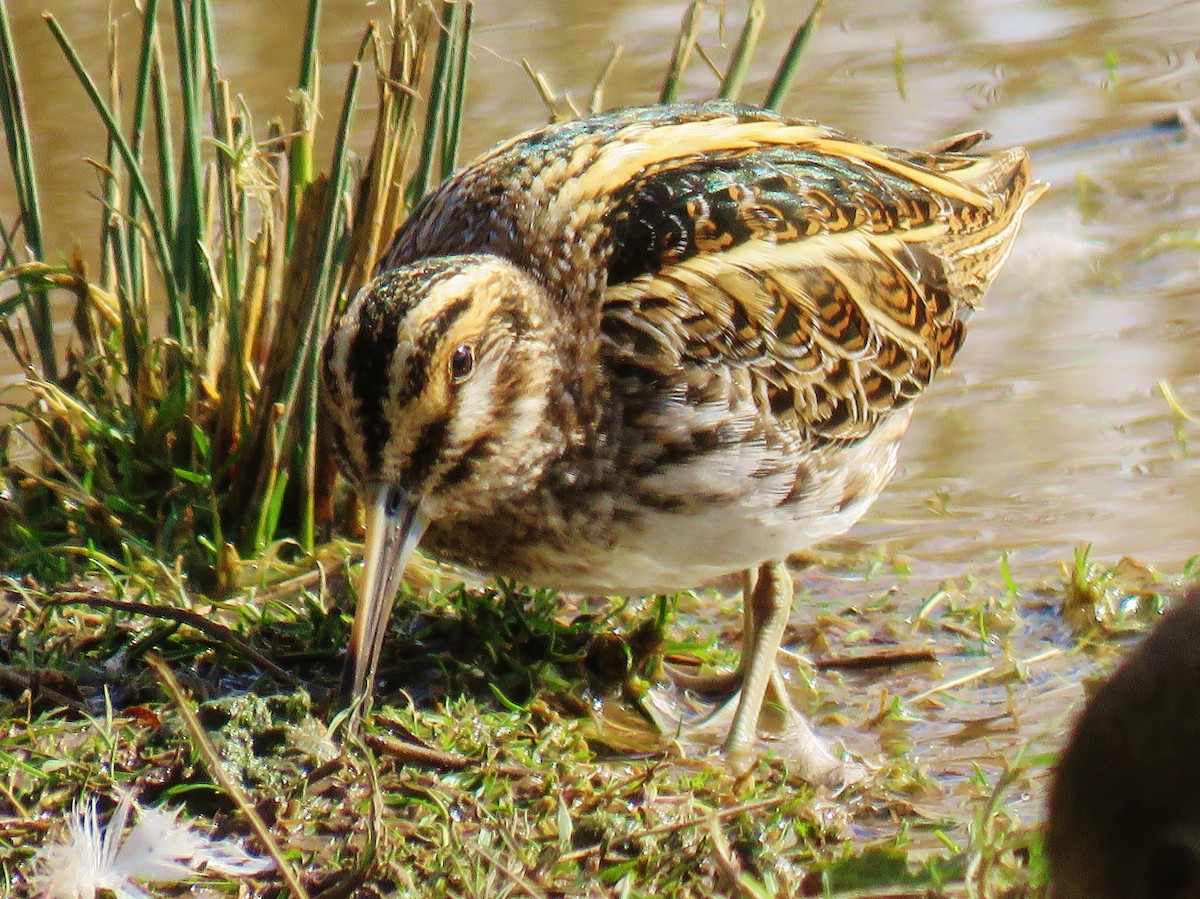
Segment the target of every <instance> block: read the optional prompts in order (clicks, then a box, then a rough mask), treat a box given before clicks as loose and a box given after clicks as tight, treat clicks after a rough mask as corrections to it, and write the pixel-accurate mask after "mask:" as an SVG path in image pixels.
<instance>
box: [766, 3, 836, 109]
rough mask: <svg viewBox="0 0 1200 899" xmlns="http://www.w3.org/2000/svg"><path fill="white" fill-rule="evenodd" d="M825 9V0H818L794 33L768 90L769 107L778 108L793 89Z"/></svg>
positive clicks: (767, 102)
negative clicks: (806, 49) (803, 58)
mask: <svg viewBox="0 0 1200 899" xmlns="http://www.w3.org/2000/svg"><path fill="white" fill-rule="evenodd" d="M824 9H825V0H816V2H815V3H814V4H813V8H812V11H811V12H810V13H809V14H808V18H807V19H805V20H804V22H803V23H801V25H800V27H799V28H798V29H796V33H795V34H794V35H792V42H791V44H789V45H788V48H787V51H786V52H785V53H784V54H783V59H782V60H781V61H780V63H779V68H778V69H776V71H775V80H774V81H773V82H772V83H771V89H770V90H769V91H767V99H766V100H765V101H764V102H763V105H764V106H765V107H767V109H774V110H778V109H779V107H780V106H781V105H782V104H783V101H784V98H785V97H787V93H788V91H789V90H791V87H792V82H793V81H795V80H796V73H797V72H798V71H799V70H800V57H801V56H803V55H804V50H805V48H806V47H807V46H808V42H809V41H810V40H811V39H812V36H813V32H814V31H816V30H817V23H818V22H819V21H820V20H821V12H822V10H824Z"/></svg>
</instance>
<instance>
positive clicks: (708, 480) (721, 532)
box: [538, 410, 909, 595]
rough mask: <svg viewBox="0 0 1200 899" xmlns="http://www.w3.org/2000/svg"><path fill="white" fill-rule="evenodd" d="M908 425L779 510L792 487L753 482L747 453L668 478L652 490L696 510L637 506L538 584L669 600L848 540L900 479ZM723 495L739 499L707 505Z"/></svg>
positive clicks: (831, 464) (877, 436)
mask: <svg viewBox="0 0 1200 899" xmlns="http://www.w3.org/2000/svg"><path fill="white" fill-rule="evenodd" d="M908 419H909V414H908V412H907V410H905V412H902V413H900V414H898V415H895V416H893V417H892V419H890V420H889V421H887V422H885V423H883V424H881V425H880V427H878V428H877V429H876V430H875V432H874V433H872V435H871V436H870V437H869V438H867V439H866V440H864V441H862V442H861V443H859V444H857V445H856V446H853V447H849V448H846V449H842V450H838V451H837V452H836V453H833V454H831V455H829V456H828V457H826V462H825V464H823V465H822V466H821V468H819V469H818V470H816V471H814V472H813V478H812V488H811V490H809V491H806V493H805V495H804V496H803V497H802V498H800V499H798V500H796V501H793V502H780V499H781V498H782V497H784V496H786V495H787V493H788V491H789V490H790V489H791V482H792V478H791V477H787V478H786V479H785V478H784V476H782V475H781V476H780V477H778V478H776V479H774V480H773V479H771V478H760V479H754V480H751V479H750V474H749V473H750V471H753V470H754V469H755V468H756V467H757V466H758V465H759V464H760V463H761V458H757V459H756V458H755V457H754V455H753V453H749V454H747V452H746V449H745V447H744V446H743V447H739V448H734V449H731V450H729V451H728V452H729V453H730V454H736V455H729V456H726V455H725V454H724V453H714V454H713V455H712V457H711V458H710V459H708V460H707V461H706V462H705V464H703V465H695V464H693V465H689V466H673V467H670V468H667V469H666V470H664V472H663V473H662V475H661V476H659V475H656V477H655V479H654V480H650V481H648V482H647V483H648V484H649V485H650V486H651V487H652V488H655V489H656V490H657V491H658V492H660V493H661V494H662V495H667V496H677V497H695V498H697V499H696V500H695V501H694V502H691V503H683V504H682V505H681V507H680V508H678V509H669V508H664V509H659V508H654V507H652V506H646V505H632V504H631V505H630V506H629V507H628V508H626V509H624V510H622V511H624V512H625V513H627V514H623V515H618V516H617V517H616V520H617V521H625V522H626V523H624V524H621V525H618V526H616V527H614V529H613V539H612V540H611V542H609V543H608V544H607V545H603V546H602V545H597V544H590V545H587V546H581V547H579V548H578V551H577V552H576V553H574V554H573V555H574V558H573V559H571V561H570V563H568V564H567V565H562V564H554V563H553V562H552V561H551V560H550V559H546V560H545V562H546V563H547V564H546V565H545V566H544V567H543V568H542V570H541V572H540V577H539V578H538V580H539V581H544V582H545V584H544V585H545V586H552V587H557V588H558V589H560V590H566V591H571V592H587V593H601V594H635V595H647V594H653V593H669V592H673V591H677V590H683V589H688V588H693V587H699V586H702V585H703V584H705V583H707V582H710V581H712V580H714V579H716V578H718V577H721V576H723V575H726V574H729V573H731V572H735V571H740V570H743V569H747V568H753V567H755V566H757V565H759V564H761V563H763V562H768V561H773V560H781V559H784V558H786V557H787V556H788V555H790V554H791V553H794V552H796V551H797V550H801V549H804V548H806V547H809V546H812V545H813V544H816V543H819V542H821V541H822V540H826V539H829V538H830V537H835V536H837V535H838V534H842V533H845V532H846V531H847V530H849V529H850V528H851V527H852V526H853V525H854V524H855V522H857V521H858V520H859V519H860V518H861V517H862V516H863V514H864V513H865V512H866V510H867V509H868V508H870V506H871V503H873V502H874V501H875V499H876V498H877V497H878V495H879V493H880V491H881V490H882V489H883V487H884V485H885V484H886V483H887V481H888V480H889V479H890V478H891V476H892V472H893V471H894V470H895V466H896V454H897V451H898V448H899V439H900V437H901V436H902V435H903V433H904V431H905V430H906V429H907V427H908ZM655 480H657V481H659V483H657V484H655ZM785 481H786V482H785ZM738 488H740V489H738ZM722 493H725V494H728V495H732V496H733V497H735V498H734V499H733V500H732V501H730V502H715V501H714V502H706V501H704V499H703V498H704V497H709V496H713V497H715V496H718V495H721V494H722ZM667 505H670V504H667ZM560 560H561V557H560Z"/></svg>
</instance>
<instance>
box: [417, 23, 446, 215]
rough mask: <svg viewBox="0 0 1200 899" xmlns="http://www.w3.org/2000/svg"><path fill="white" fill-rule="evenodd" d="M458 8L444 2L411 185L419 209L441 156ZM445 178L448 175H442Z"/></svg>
mask: <svg viewBox="0 0 1200 899" xmlns="http://www.w3.org/2000/svg"><path fill="white" fill-rule="evenodd" d="M454 7H455V4H454V3H453V2H451V0H442V17H441V23H440V25H439V30H438V45H437V54H436V55H435V56H434V63H433V79H432V81H431V82H430V85H429V105H428V106H427V107H426V110H425V130H424V132H423V133H422V135H421V155H420V158H419V160H418V162H417V168H416V171H414V172H413V176H412V179H411V180H410V181H409V182H408V205H409V206H416V205H417V203H419V202H421V199H422V198H423V197H424V196H425V194H426V193H427V192H428V191H429V185H430V183H431V182H432V181H433V164H434V157H435V156H436V155H437V147H438V140H439V138H440V137H441V129H442V125H443V114H444V102H445V101H444V99H443V98H444V97H445V94H446V86H447V82H449V80H450V67H451V61H452V59H453V57H454V50H453V46H452V45H453V42H454ZM442 174H443V175H444V171H443V172H442ZM439 180H440V177H439Z"/></svg>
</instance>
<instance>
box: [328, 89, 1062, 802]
mask: <svg viewBox="0 0 1200 899" xmlns="http://www.w3.org/2000/svg"><path fill="white" fill-rule="evenodd" d="M984 137H986V135H984V134H983V133H980V132H976V133H971V134H965V135H961V136H958V137H955V138H950V139H948V140H946V141H943V142H942V143H940V144H939V145H938V146H935V147H933V148H930V149H928V150H926V151H924V152H910V151H905V150H898V149H892V148H888V147H882V146H876V145H874V144H870V143H864V142H861V141H857V140H854V139H851V138H849V137H847V136H846V135H844V134H841V133H839V132H838V131H835V130H833V129H831V128H827V127H824V126H822V125H819V124H816V123H814V122H809V121H799V120H795V119H790V118H786V117H784V116H781V115H777V114H775V113H773V112H768V111H764V110H762V109H758V108H754V107H750V106H745V105H737V104H732V103H727V102H707V103H698V104H683V105H670V106H657V107H648V108H635V109H625V110H619V111H615V112H609V113H605V114H602V115H595V116H591V117H588V118H583V119H580V120H577V121H572V122H566V123H562V124H555V125H550V126H548V127H544V128H540V129H538V130H536V131H531V132H529V133H526V134H523V135H520V136H518V137H515V138H513V139H511V140H508V141H506V142H505V143H502V144H500V145H499V146H497V147H495V148H494V149H492V150H491V151H490V152H488V153H485V154H484V155H483V156H481V157H480V158H478V159H476V160H475V161H474V162H473V163H471V164H470V165H468V166H467V167H466V168H464V169H462V170H461V171H460V172H459V173H458V174H456V175H454V176H453V177H451V178H450V179H448V180H447V181H446V182H444V183H443V184H442V185H441V186H440V187H439V188H438V189H437V190H435V191H434V192H433V193H431V194H430V195H429V196H428V197H427V198H426V199H425V200H424V201H423V202H422V203H421V204H420V205H419V206H418V207H417V208H416V210H415V211H414V212H413V214H412V216H411V218H409V219H408V220H407V221H406V222H405V224H404V225H403V226H402V227H401V228H400V229H399V231H398V232H397V234H396V236H395V239H394V240H393V242H392V244H391V247H390V249H389V250H388V251H387V252H386V253H385V254H384V256H383V258H382V259H381V261H380V262H379V265H378V269H377V272H376V275H375V277H374V280H373V281H372V282H371V283H370V284H369V285H368V286H367V287H365V288H364V289H363V290H362V291H361V292H359V294H358V295H357V296H356V297H354V299H353V300H352V301H351V302H350V303H349V304H348V305H347V307H346V308H345V310H344V311H343V312H342V313H341V315H340V317H339V318H338V319H337V321H336V322H335V323H334V325H333V329H332V332H331V333H330V335H329V338H328V342H327V343H326V345H325V348H324V357H323V380H324V385H325V397H326V409H327V414H328V417H329V419H330V421H331V423H332V428H331V431H332V439H333V446H334V448H335V453H336V456H337V458H338V460H339V464H340V467H341V470H342V471H343V473H344V474H345V475H346V476H347V477H348V478H349V479H350V481H352V482H353V483H354V484H355V485H356V486H357V488H358V491H359V494H360V496H361V498H362V501H363V503H364V505H365V507H366V520H367V535H366V546H365V550H364V555H365V563H364V564H365V576H364V581H363V584H362V587H361V589H360V591H359V600H358V607H357V611H356V613H355V619H354V625H353V632H352V635H351V638H350V644H349V649H348V652H347V658H346V669H345V677H344V682H343V690H344V693H345V694H346V695H347V696H348V697H349V696H361V695H362V694H363V693H364V692H367V691H370V690H371V689H372V686H373V681H374V677H375V669H376V665H377V663H378V659H379V653H380V647H381V643H382V641H383V638H384V634H385V630H386V625H387V619H388V615H389V612H390V610H391V606H392V602H393V600H394V597H395V595H396V591H397V589H398V586H399V583H400V580H401V578H402V575H403V572H404V568H405V565H406V562H407V561H408V559H409V557H410V554H411V553H412V552H413V550H414V548H415V547H416V546H417V544H418V542H420V543H421V545H422V546H423V547H424V548H425V549H427V550H428V551H430V552H431V553H432V554H434V555H435V556H437V557H439V558H441V559H443V560H448V561H451V562H454V563H457V564H459V565H462V566H466V567H468V568H471V569H476V570H478V571H480V572H485V573H488V574H494V575H500V576H504V577H508V578H512V579H515V580H517V581H520V582H523V583H527V584H531V585H537V586H544V587H554V588H558V589H560V590H564V591H573V592H582V593H588V594H623V595H630V594H635V595H649V594H656V593H663V592H668V591H677V590H680V589H683V588H690V587H696V586H700V585H703V584H704V583H705V582H708V581H711V580H713V579H714V578H717V577H719V576H721V575H725V574H728V573H730V572H736V571H739V570H740V571H746V572H747V573H748V576H747V578H746V583H747V593H746V596H745V598H744V607H745V613H744V621H745V626H744V632H743V647H742V662H741V664H740V665H739V667H738V670H737V671H736V672H734V673H732V674H731V675H729V676H727V677H725V678H715V679H713V681H712V683H711V685H715V686H720V685H722V684H723V685H725V686H726V687H727V692H728V693H729V701H728V703H726V707H727V708H729V709H730V710H731V712H732V719H731V723H730V725H729V728H728V735H727V736H726V737H725V740H724V743H723V749H724V751H725V752H726V753H728V754H731V755H734V756H738V755H742V754H745V753H746V752H747V750H749V749H750V748H751V747H752V746H753V744H754V741H755V739H756V736H757V729H758V719H759V712H760V710H761V708H762V705H763V702H764V698H765V696H766V694H767V693H768V692H769V691H770V692H773V693H774V694H775V696H774V698H775V699H776V700H777V701H778V702H780V703H781V704H782V705H783V706H785V708H787V709H789V710H790V706H788V704H787V696H786V693H785V692H784V690H783V683H782V680H781V678H780V677H779V675H778V673H777V671H776V653H777V651H778V649H779V646H780V641H781V638H782V635H783V631H784V626H785V625H786V623H787V620H788V617H789V614H790V610H791V605H792V592H793V583H792V579H791V576H790V575H789V574H788V572H787V570H786V568H785V567H784V564H783V561H782V560H783V559H785V558H786V557H787V556H788V555H789V554H790V553H792V552H794V551H796V550H798V549H801V548H803V547H807V546H810V545H811V544H814V543H817V542H818V541H821V540H824V539H826V538H828V537H832V536H834V535H837V534H841V533H842V532H844V531H846V530H847V529H848V528H850V526H851V525H853V524H854V523H855V522H856V521H857V520H858V519H859V518H860V517H861V516H862V514H863V513H864V512H865V511H866V509H867V508H868V507H869V506H870V505H871V503H872V502H873V501H874V500H875V498H876V497H877V496H878V495H879V492H880V491H881V490H882V489H883V486H884V484H885V483H886V482H887V480H888V478H889V477H890V476H891V474H892V470H893V468H894V466H895V462H896V451H897V447H898V445H899V441H900V438H901V436H902V435H903V434H904V431H905V429H906V428H907V426H908V422H909V417H910V414H911V402H912V400H913V399H915V398H916V396H917V395H918V394H919V393H921V391H922V390H924V389H925V386H926V385H927V384H928V383H929V381H930V379H931V378H932V377H933V376H934V374H935V373H936V372H937V371H938V370H939V369H941V368H943V367H944V366H946V365H947V364H948V363H949V362H950V360H951V359H952V358H953V357H954V354H955V352H956V351H957V350H958V347H959V345H960V344H961V343H962V339H963V333H964V327H965V323H966V319H967V318H968V315H969V313H970V312H971V310H973V309H974V308H975V307H976V306H977V305H978V303H979V301H980V299H981V298H982V296H983V294H984V291H985V290H986V289H987V287H988V285H989V284H990V283H991V281H992V279H993V278H994V277H995V275H996V273H997V271H998V270H999V269H1000V266H1001V264H1002V263H1003V262H1004V259H1005V257H1006V256H1007V254H1008V251H1009V248H1010V246H1011V244H1012V240H1013V237H1014V235H1015V234H1016V232H1017V229H1018V226H1019V225H1020V222H1021V217H1022V215H1023V214H1024V213H1025V211H1026V210H1027V209H1028V208H1029V206H1030V205H1031V204H1032V203H1033V202H1034V200H1035V199H1036V198H1037V196H1038V195H1039V194H1040V193H1041V190H1042V186H1041V185H1040V184H1037V183H1036V182H1032V181H1031V179H1030V169H1029V161H1028V157H1027V156H1026V154H1025V152H1024V151H1023V150H1021V149H1012V150H1002V151H998V152H994V153H987V154H976V153H974V152H972V151H973V150H974V148H975V146H976V144H977V143H978V142H979V141H980V140H982V139H983V138H984ZM755 573H756V574H755ZM791 715H792V717H793V718H794V719H796V721H797V722H800V725H799V731H798V732H797V733H796V734H795V735H794V736H795V739H796V740H797V743H796V744H795V745H794V746H793V747H792V750H793V751H794V756H795V757H796V759H797V761H798V763H799V764H798V767H799V769H800V771H801V773H802V774H807V775H808V776H810V777H813V778H817V779H819V778H821V777H823V776H825V775H827V774H828V773H829V772H831V771H834V770H835V769H836V768H837V764H838V763H837V762H836V760H835V759H834V757H833V756H832V754H830V753H829V752H828V751H827V750H826V749H825V748H824V747H823V746H822V744H821V743H820V742H819V741H818V740H817V738H816V737H815V736H813V734H812V732H811V730H810V729H808V727H807V725H804V724H803V723H802V722H803V719H802V718H801V717H800V716H798V715H795V713H791Z"/></svg>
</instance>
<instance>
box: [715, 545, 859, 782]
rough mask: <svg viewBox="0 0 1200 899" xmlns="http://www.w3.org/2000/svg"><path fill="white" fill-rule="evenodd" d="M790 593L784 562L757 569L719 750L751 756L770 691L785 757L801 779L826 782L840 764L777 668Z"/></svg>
mask: <svg viewBox="0 0 1200 899" xmlns="http://www.w3.org/2000/svg"><path fill="white" fill-rule="evenodd" d="M747 581H749V577H747ZM794 590H795V585H794V584H793V582H792V576H791V574H789V573H788V570H787V568H786V567H785V566H784V564H783V563H782V562H768V563H766V564H764V565H762V566H761V567H760V568H759V570H758V578H757V583H755V584H754V589H753V590H752V591H751V592H750V593H749V594H748V595H747V596H746V597H745V599H744V602H745V604H746V606H747V607H749V608H750V610H751V611H750V612H749V613H748V615H747V617H748V618H751V619H753V622H754V628H753V631H752V633H751V634H750V635H749V636H748V638H747V639H746V640H745V643H744V645H743V646H742V664H741V665H739V668H738V670H739V672H741V671H744V672H745V678H744V680H743V682H742V690H741V695H740V696H739V697H738V701H737V708H736V709H735V711H734V713H733V722H732V723H731V724H730V726H729V732H728V733H727V735H726V737H725V742H724V743H723V744H722V746H721V751H722V752H723V753H724V754H725V755H726V756H728V757H730V758H733V759H738V758H743V757H745V756H746V755H748V754H749V753H750V751H751V750H752V749H753V746H754V741H755V738H756V737H757V735H758V719H759V716H760V715H761V713H762V707H763V700H764V699H765V698H766V695H767V691H768V690H770V691H771V693H772V694H773V695H772V700H773V701H774V702H775V703H777V704H778V705H779V706H780V708H781V711H782V712H783V715H784V718H785V720H786V722H787V723H786V726H785V728H784V733H785V734H786V738H787V748H786V751H785V754H786V755H787V756H788V757H789V758H790V759H792V761H793V762H794V763H795V764H796V766H797V768H798V770H797V773H798V774H800V775H801V776H802V777H804V778H805V779H806V780H809V781H821V782H827V781H830V780H833V779H836V778H837V776H838V774H839V772H841V770H842V764H841V762H839V761H838V759H837V758H836V757H835V756H834V755H833V753H832V752H830V751H829V749H828V747H826V746H825V744H824V743H822V742H821V740H820V738H819V737H818V736H817V735H816V734H815V733H814V732H813V729H812V726H811V725H810V724H809V723H808V721H807V720H806V719H805V718H804V716H803V715H801V714H800V713H799V712H797V711H796V710H795V708H794V707H793V706H792V703H791V700H790V699H789V698H788V692H787V685H786V684H785V683H784V681H783V676H782V675H781V674H780V673H779V668H778V665H777V657H778V655H779V645H780V643H781V642H782V641H783V632H784V629H785V628H786V627H787V622H788V617H789V616H790V615H791V611H792V595H793V592H794Z"/></svg>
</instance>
